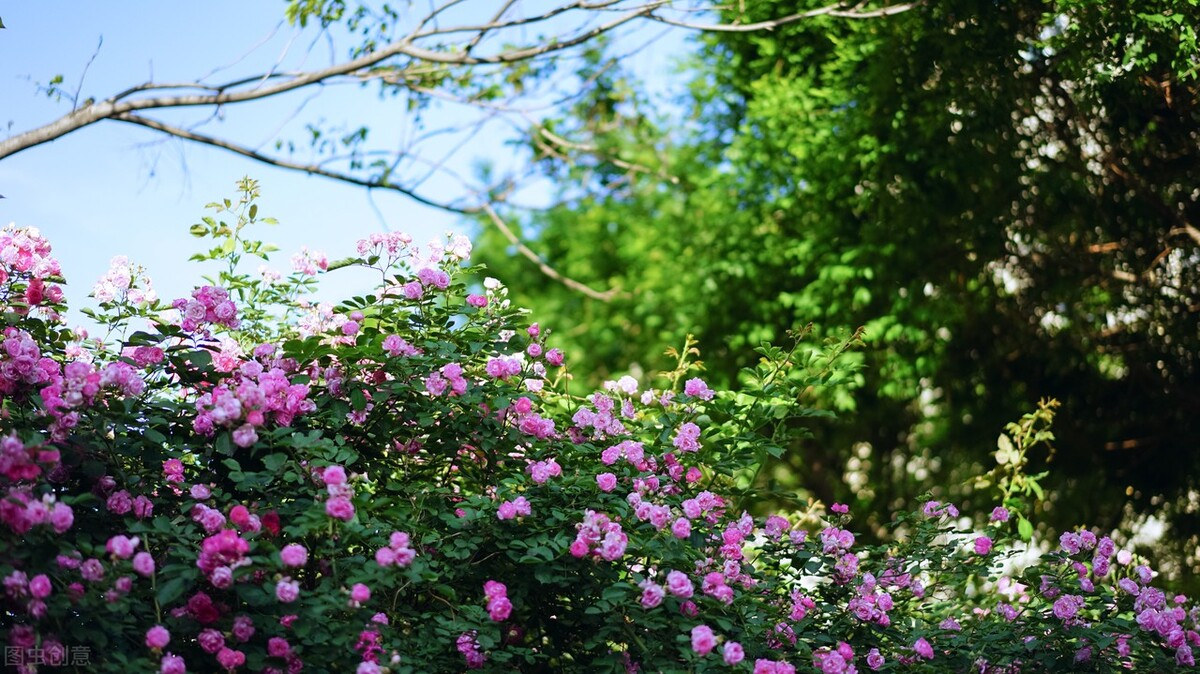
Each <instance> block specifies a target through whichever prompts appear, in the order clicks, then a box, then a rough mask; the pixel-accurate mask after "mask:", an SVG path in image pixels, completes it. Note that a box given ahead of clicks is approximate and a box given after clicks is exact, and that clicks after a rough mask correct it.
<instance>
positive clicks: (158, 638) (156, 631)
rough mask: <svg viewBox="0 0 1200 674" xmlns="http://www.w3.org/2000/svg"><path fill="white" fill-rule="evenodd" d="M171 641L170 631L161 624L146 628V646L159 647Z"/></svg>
mask: <svg viewBox="0 0 1200 674" xmlns="http://www.w3.org/2000/svg"><path fill="white" fill-rule="evenodd" d="M170 641H171V633H170V632H168V631H167V628H165V627H163V626H162V625H155V626H154V627H151V628H150V629H148V630H146V648H156V649H160V648H163V647H165V646H166V645H167V644H168V643H169V642H170Z"/></svg>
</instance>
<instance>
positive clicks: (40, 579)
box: [5, 573, 54, 599]
mask: <svg viewBox="0 0 1200 674" xmlns="http://www.w3.org/2000/svg"><path fill="white" fill-rule="evenodd" d="M5 584H6V585H7V582H6V583H5ZM53 589H54V588H53V586H52V585H51V584H50V578H49V577H47V576H46V574H44V573H41V574H38V575H36V576H34V577H33V579H32V580H30V581H29V594H30V595H32V596H33V597H34V598H35V599H45V598H46V597H49V596H50V593H51V592H52V591H53Z"/></svg>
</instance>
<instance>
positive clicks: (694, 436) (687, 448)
mask: <svg viewBox="0 0 1200 674" xmlns="http://www.w3.org/2000/svg"><path fill="white" fill-rule="evenodd" d="M671 442H672V444H674V445H675V449H678V450H679V451H681V452H695V451H699V450H700V427H699V426H697V425H696V424H693V423H692V422H690V421H688V422H686V423H684V424H683V425H681V426H680V427H679V431H678V432H676V434H675V439H674V440H672V441H671Z"/></svg>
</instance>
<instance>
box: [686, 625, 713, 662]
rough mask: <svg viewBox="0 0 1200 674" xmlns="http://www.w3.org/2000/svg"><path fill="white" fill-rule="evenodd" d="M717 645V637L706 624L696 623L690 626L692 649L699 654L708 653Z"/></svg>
mask: <svg viewBox="0 0 1200 674" xmlns="http://www.w3.org/2000/svg"><path fill="white" fill-rule="evenodd" d="M716 645H717V638H716V636H715V635H713V631H712V628H711V627H709V626H708V625H696V626H695V627H693V628H692V650H693V651H695V652H696V653H698V654H700V655H708V654H709V653H710V652H712V649H713V648H715V647H716Z"/></svg>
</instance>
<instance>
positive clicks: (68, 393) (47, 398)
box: [40, 360, 146, 439]
mask: <svg viewBox="0 0 1200 674" xmlns="http://www.w3.org/2000/svg"><path fill="white" fill-rule="evenodd" d="M48 381H49V383H48V384H47V385H46V386H45V387H43V388H42V390H41V391H40V393H41V396H42V404H43V405H44V406H45V411H46V414H48V415H50V416H51V417H53V418H54V423H53V425H52V426H51V429H50V433H51V437H53V438H54V439H61V438H62V437H64V436H65V434H66V432H67V431H68V430H70V429H71V428H74V427H75V425H76V424H77V423H78V421H79V413H78V411H77V410H80V409H82V408H85V407H88V406H91V405H93V404H94V403H95V401H96V397H97V396H98V395H99V393H100V391H101V389H104V388H111V389H116V390H117V391H118V393H119V394H120V395H122V396H124V397H127V398H128V397H134V396H137V395H141V393H142V391H144V390H145V388H146V383H145V381H144V380H143V379H142V377H141V375H140V374H138V372H137V370H135V369H133V366H131V365H129V364H128V363H124V362H120V361H118V362H113V363H109V364H107V365H105V366H104V369H103V370H97V369H96V367H95V366H94V365H92V364H91V363H87V362H84V361H78V360H77V361H73V362H71V363H67V365H66V367H64V368H63V369H62V374H59V373H58V372H55V373H53V374H52V375H51V376H50V377H49V380H48Z"/></svg>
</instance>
